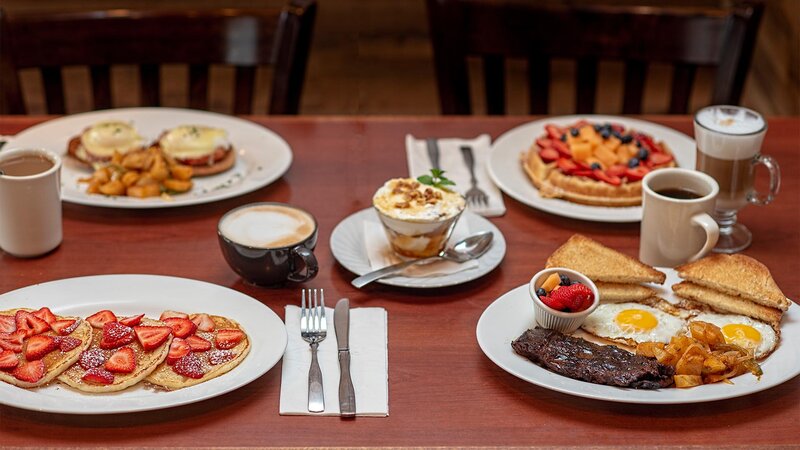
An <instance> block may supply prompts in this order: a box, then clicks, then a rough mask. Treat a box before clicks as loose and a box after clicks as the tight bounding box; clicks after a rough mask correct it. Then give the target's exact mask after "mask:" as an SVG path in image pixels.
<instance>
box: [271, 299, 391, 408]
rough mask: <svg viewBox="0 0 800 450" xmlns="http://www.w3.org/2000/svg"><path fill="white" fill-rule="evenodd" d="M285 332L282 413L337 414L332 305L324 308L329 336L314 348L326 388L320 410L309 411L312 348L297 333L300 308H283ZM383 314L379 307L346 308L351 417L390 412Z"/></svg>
mask: <svg viewBox="0 0 800 450" xmlns="http://www.w3.org/2000/svg"><path fill="white" fill-rule="evenodd" d="M285 313H286V332H287V333H288V335H289V340H288V343H287V344H286V352H285V353H284V354H283V371H282V372H281V405H280V413H281V415H315V416H316V415H324V416H338V415H339V353H338V347H337V344H336V329H335V327H334V326H333V315H334V310H333V308H325V318H326V319H327V322H328V335H327V337H326V338H325V340H324V341H322V343H320V345H319V348H318V350H317V359H318V360H319V366H320V369H321V370H322V386H323V390H324V392H325V411H324V412H322V413H310V412H308V368H309V366H310V365H311V347H309V345H308V342H306V341H304V340H303V338H302V337H300V307H299V306H294V305H287V306H286V310H285ZM386 320H387V315H386V310H385V309H383V308H352V309H350V374H351V378H352V379H353V387H354V390H355V393H356V415H357V416H372V417H386V416H388V415H389V379H388V377H389V370H388V365H389V358H388V349H387V347H386V345H387V323H386Z"/></svg>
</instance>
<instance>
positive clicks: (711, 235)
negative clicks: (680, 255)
mask: <svg viewBox="0 0 800 450" xmlns="http://www.w3.org/2000/svg"><path fill="white" fill-rule="evenodd" d="M692 224H694V225H698V226H701V227H703V230H705V232H706V243H705V244H704V245H703V248H701V249H700V251H699V252H697V253H695V254H694V256H692V257H691V258H689V261H688V262H694V261H697V260H698V259H700V258H702V257H703V256H705V255H706V253H708V252H710V251H711V249H712V248H714V246H715V245H717V241H718V240H719V225H717V222H716V221H715V220H714V218H713V217H711V216H710V215H708V214H707V213H700V214H696V215H695V216H693V217H692Z"/></svg>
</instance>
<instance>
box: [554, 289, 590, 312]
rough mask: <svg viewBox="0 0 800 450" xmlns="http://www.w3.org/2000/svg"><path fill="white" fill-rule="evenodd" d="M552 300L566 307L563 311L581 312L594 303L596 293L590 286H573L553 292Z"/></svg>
mask: <svg viewBox="0 0 800 450" xmlns="http://www.w3.org/2000/svg"><path fill="white" fill-rule="evenodd" d="M550 299H551V300H554V301H556V302H559V303H561V304H562V305H564V306H565V309H563V310H562V311H565V312H579V311H583V310H584V309H586V308H588V307H589V306H591V305H592V302H593V301H594V293H593V292H592V290H591V289H589V287H588V286H585V285H583V284H572V285H569V286H563V287H562V288H561V289H559V290H557V291H554V292H551V293H550Z"/></svg>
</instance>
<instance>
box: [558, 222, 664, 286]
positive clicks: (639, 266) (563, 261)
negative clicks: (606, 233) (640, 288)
mask: <svg viewBox="0 0 800 450" xmlns="http://www.w3.org/2000/svg"><path fill="white" fill-rule="evenodd" d="M545 267H566V268H567V269H572V270H576V271H578V272H581V273H583V274H584V275H586V276H587V277H589V278H590V279H591V280H592V281H604V282H609V283H629V284H632V283H636V284H638V283H658V284H664V280H666V278H667V276H666V275H665V274H664V273H662V272H659V271H658V270H656V269H654V268H653V267H651V266H648V265H647V264H644V263H642V262H639V261H638V260H636V259H634V258H631V257H630V256H628V255H625V254H622V253H620V252H618V251H616V250H614V249H611V248H608V247H606V246H605V245H603V244H601V243H599V242H597V241H594V240H592V239H589V238H588V237H586V236H583V235H581V234H575V235H573V236H572V237H571V238H569V239H568V240H567V242H565V243H564V244H563V245H562V246H561V247H559V248H558V249H556V251H555V252H553V254H552V255H550V257H549V258H547V262H546V263H545Z"/></svg>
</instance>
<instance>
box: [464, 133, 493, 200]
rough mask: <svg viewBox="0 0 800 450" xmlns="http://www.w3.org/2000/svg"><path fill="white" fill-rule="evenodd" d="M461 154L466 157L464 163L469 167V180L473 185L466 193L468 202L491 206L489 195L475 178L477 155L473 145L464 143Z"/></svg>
mask: <svg viewBox="0 0 800 450" xmlns="http://www.w3.org/2000/svg"><path fill="white" fill-rule="evenodd" d="M461 155H462V156H463V157H464V164H466V165H467V168H468V169H469V176H470V180H469V182H470V183H471V184H472V187H471V188H470V189H469V190H468V191H467V192H466V193H465V194H464V196H465V197H466V198H467V203H469V204H470V205H472V206H489V196H488V195H486V193H485V192H483V191H482V190H481V189H480V188H479V187H478V179H477V178H475V157H474V156H473V154H472V147H470V146H469V145H462V146H461Z"/></svg>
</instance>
